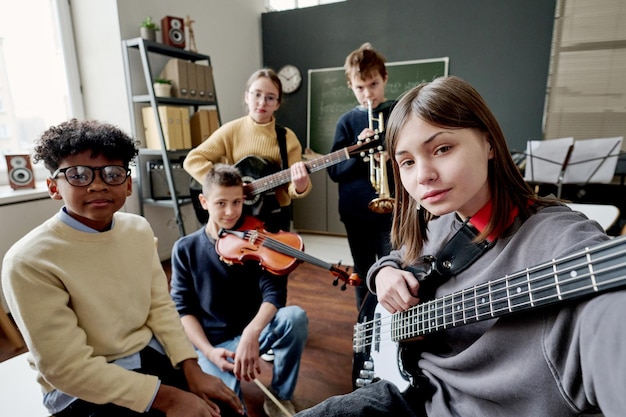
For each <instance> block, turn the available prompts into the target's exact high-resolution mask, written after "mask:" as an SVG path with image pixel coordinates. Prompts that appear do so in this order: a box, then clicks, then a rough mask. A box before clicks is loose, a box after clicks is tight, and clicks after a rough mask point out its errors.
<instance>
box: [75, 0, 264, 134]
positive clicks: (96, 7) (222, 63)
mask: <svg viewBox="0 0 626 417" xmlns="http://www.w3.org/2000/svg"><path fill="white" fill-rule="evenodd" d="M71 8H72V20H73V22H74V30H75V37H76V48H77V50H78V59H79V68H80V73H81V79H82V83H83V94H84V99H85V113H86V117H88V118H93V119H100V120H105V121H107V122H110V123H114V124H116V125H118V126H120V127H121V128H122V129H125V130H127V131H130V128H131V125H130V118H129V110H128V103H127V96H126V86H125V78H124V66H123V61H122V46H121V41H122V40H123V39H129V38H135V37H138V36H139V24H140V23H141V21H142V20H143V19H144V18H145V17H146V16H152V18H153V19H155V20H156V21H158V22H160V20H161V18H162V17H163V16H167V15H170V16H177V17H182V18H186V17H187V15H189V16H190V17H191V19H192V20H194V21H195V23H194V24H193V30H194V34H195V40H196V46H197V49H198V52H199V53H202V54H206V55H209V56H210V57H211V63H212V65H213V75H214V78H215V85H216V94H217V99H218V102H219V108H220V114H221V117H222V121H228V120H232V119H235V118H237V117H240V116H242V115H243V114H244V106H243V91H244V87H245V83H246V81H247V79H248V77H249V76H250V74H252V72H254V71H255V70H257V69H258V68H260V66H261V65H262V57H261V13H262V12H263V11H264V1H263V0H227V1H225V0H203V1H198V0H177V1H175V2H174V1H171V0H132V1H128V0H99V1H93V0H72V3H71ZM157 36H158V37H160V36H161V32H160V31H159V32H158V34H157ZM137 71H141V69H140V68H137Z"/></svg>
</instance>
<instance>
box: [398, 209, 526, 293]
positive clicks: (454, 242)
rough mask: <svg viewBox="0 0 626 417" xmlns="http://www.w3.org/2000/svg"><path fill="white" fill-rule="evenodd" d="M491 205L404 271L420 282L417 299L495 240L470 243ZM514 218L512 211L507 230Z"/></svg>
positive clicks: (461, 268) (515, 212)
mask: <svg viewBox="0 0 626 417" xmlns="http://www.w3.org/2000/svg"><path fill="white" fill-rule="evenodd" d="M491 209H492V205H491V201H489V202H488V203H487V204H485V205H484V206H483V207H482V208H481V209H480V210H478V212H477V213H476V214H474V216H472V217H471V218H468V219H466V220H465V222H464V223H463V225H462V226H461V228H460V229H459V230H458V231H457V232H456V233H455V234H454V236H452V238H451V239H450V240H449V241H448V242H447V243H446V244H445V246H444V247H443V248H442V249H441V250H440V251H439V253H438V254H437V255H436V256H435V257H433V256H428V255H427V256H424V257H422V264H421V265H420V264H418V265H417V266H410V267H407V270H409V271H410V272H412V273H413V275H415V277H416V278H417V279H418V281H420V298H421V299H423V300H427V299H430V298H432V296H433V295H434V291H435V289H436V288H437V287H438V286H440V285H441V284H443V283H444V282H446V281H447V280H448V279H450V277H452V276H454V275H457V274H458V273H460V272H461V271H463V270H465V269H466V268H468V267H469V266H470V265H471V264H473V263H474V262H475V261H476V260H477V259H478V258H479V257H480V256H481V255H482V254H483V253H485V251H486V250H487V249H489V248H490V247H491V245H492V244H493V242H494V241H495V240H496V238H497V236H494V235H490V236H488V237H487V239H486V240H483V241H480V242H476V241H474V239H475V238H476V236H478V235H479V234H480V232H481V231H482V230H484V229H485V227H486V226H487V223H488V222H489V219H490V217H491ZM517 214H518V210H517V209H513V210H512V212H511V216H510V218H509V226H510V225H511V224H512V223H513V220H514V219H515V217H516V216H517Z"/></svg>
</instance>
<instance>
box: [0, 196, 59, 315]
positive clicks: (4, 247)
mask: <svg viewBox="0 0 626 417" xmlns="http://www.w3.org/2000/svg"><path fill="white" fill-rule="evenodd" d="M42 187H43V185H42ZM42 190H43V188H42ZM45 194H47V193H44V196H43V199H39V200H32V201H27V202H24V203H18V204H9V205H3V206H0V230H2V239H0V269H1V267H2V258H4V254H5V253H6V251H8V250H9V248H10V247H11V246H12V245H13V244H14V243H15V242H17V241H18V240H19V239H20V238H21V237H22V236H24V235H25V234H26V233H28V232H30V231H31V230H32V229H34V228H35V227H36V226H39V225H40V224H41V223H43V222H44V221H45V220H47V219H48V218H50V217H52V215H53V214H54V213H56V212H57V211H59V209H60V208H61V205H62V202H60V201H59V200H53V199H51V198H48V197H46V195H45ZM1 289H2V287H1V286H0V290H1ZM0 293H1V291H0ZM0 295H1V296H0V301H1V304H2V307H4V309H5V310H6V311H8V308H7V307H6V303H5V302H4V295H3V294H0ZM0 311H1V310H0Z"/></svg>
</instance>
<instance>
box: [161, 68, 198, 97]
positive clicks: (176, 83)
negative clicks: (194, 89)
mask: <svg viewBox="0 0 626 417" xmlns="http://www.w3.org/2000/svg"><path fill="white" fill-rule="evenodd" d="M188 65H189V63H188V62H187V61H184V60H182V59H178V58H172V59H170V60H168V61H167V63H166V64H165V67H163V70H162V71H161V73H160V74H159V78H165V79H168V80H172V97H177V98H190V96H189V75H188V70H187V67H188Z"/></svg>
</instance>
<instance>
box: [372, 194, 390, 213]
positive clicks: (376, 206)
mask: <svg viewBox="0 0 626 417" xmlns="http://www.w3.org/2000/svg"><path fill="white" fill-rule="evenodd" d="M367 207H368V208H369V209H370V210H371V211H373V212H374V213H378V214H388V213H391V212H392V211H393V198H385V197H383V198H375V199H373V200H372V201H370V202H369V203H368V205H367Z"/></svg>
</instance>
